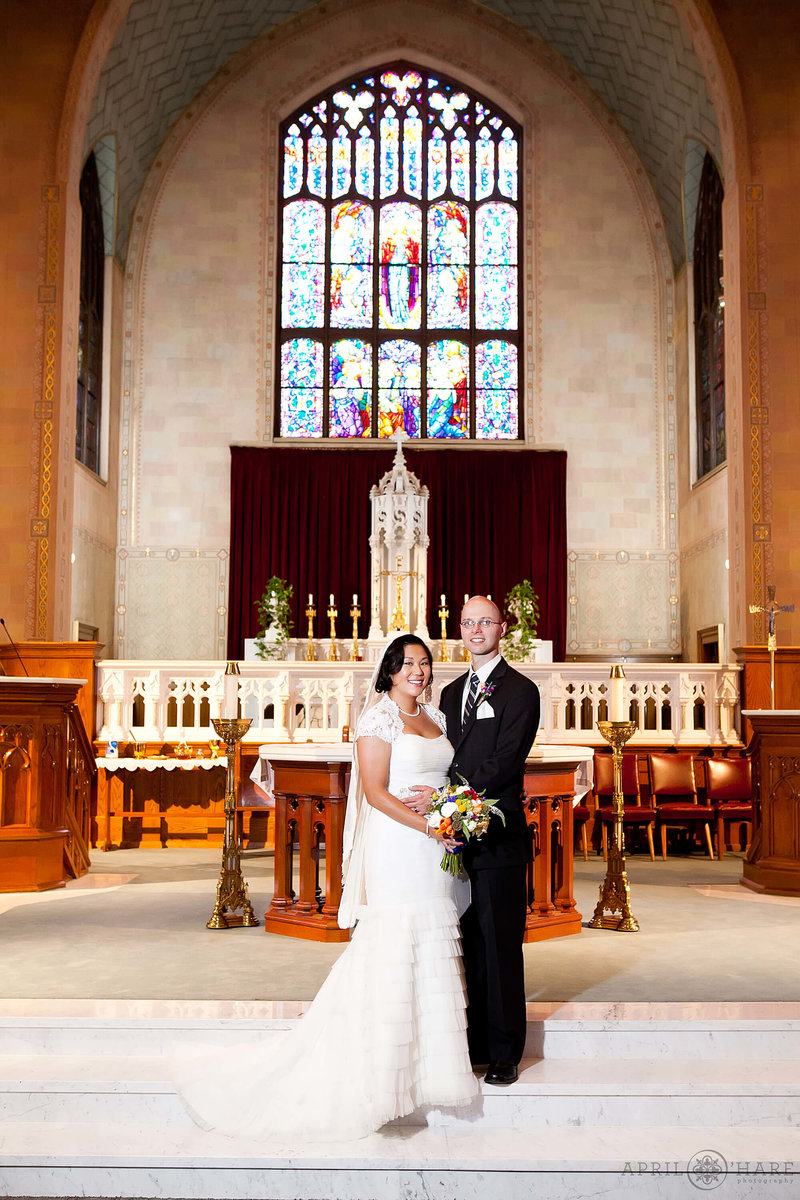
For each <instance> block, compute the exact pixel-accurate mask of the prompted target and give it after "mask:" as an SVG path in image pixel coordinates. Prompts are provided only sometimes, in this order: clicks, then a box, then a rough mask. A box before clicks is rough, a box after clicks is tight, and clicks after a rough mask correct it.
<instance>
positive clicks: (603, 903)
mask: <svg viewBox="0 0 800 1200" xmlns="http://www.w3.org/2000/svg"><path fill="white" fill-rule="evenodd" d="M597 728H598V729H599V730H600V733H601V735H602V736H603V737H604V738H605V740H606V741H607V742H608V743H609V745H610V746H611V752H612V755H613V759H614V795H613V797H612V801H611V812H612V814H613V816H614V836H613V838H612V843H611V845H610V846H609V848H608V867H607V870H606V877H605V880H604V881H603V883H602V884H601V887H600V899H599V900H598V902H597V907H596V908H595V910H594V916H593V917H592V919H591V921H590V922H589V928H590V929H617V930H620V931H621V932H624V933H636V932H637V930H638V929H639V922H638V921H637V920H636V917H635V916H634V915H633V913H632V912H631V890H630V887H629V886H628V876H627V874H626V871H625V830H624V828H623V823H622V817H623V812H624V798H623V793H622V747H623V746H624V745H625V743H626V742H627V741H629V740H630V738H632V737H633V735H634V733H635V732H636V722H635V721H598V722H597ZM605 913H609V914H612V913H619V916H611V915H609V916H606V915H604V914H605Z"/></svg>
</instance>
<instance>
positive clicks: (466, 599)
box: [464, 592, 469, 604]
mask: <svg viewBox="0 0 800 1200" xmlns="http://www.w3.org/2000/svg"><path fill="white" fill-rule="evenodd" d="M468 600H469V596H468V595H467V593H466V592H464V603H465V604H466V603H467V601H468Z"/></svg>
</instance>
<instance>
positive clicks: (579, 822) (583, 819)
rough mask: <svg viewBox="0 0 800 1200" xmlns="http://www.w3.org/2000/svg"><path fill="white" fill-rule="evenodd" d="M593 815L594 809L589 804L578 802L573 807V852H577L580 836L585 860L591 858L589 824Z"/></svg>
mask: <svg viewBox="0 0 800 1200" xmlns="http://www.w3.org/2000/svg"><path fill="white" fill-rule="evenodd" d="M591 817H592V810H591V809H590V808H589V805H588V804H576V805H574V806H573V809H572V831H573V832H572V842H573V853H574V852H575V843H576V842H577V841H578V839H579V837H580V843H581V850H582V851H583V861H584V862H588V860H589V838H588V833H587V829H588V825H589V820H590V818H591Z"/></svg>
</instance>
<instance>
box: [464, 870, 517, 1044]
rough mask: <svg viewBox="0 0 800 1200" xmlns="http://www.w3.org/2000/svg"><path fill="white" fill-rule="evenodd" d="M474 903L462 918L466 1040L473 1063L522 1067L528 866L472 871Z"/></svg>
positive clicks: (471, 882)
mask: <svg viewBox="0 0 800 1200" xmlns="http://www.w3.org/2000/svg"><path fill="white" fill-rule="evenodd" d="M470 884H471V886H472V902H471V903H470V906H469V908H468V909H467V911H466V912H465V913H464V915H463V917H462V918H461V943H462V948H463V951H464V975H465V977H466V984H467V1038H468V1041H469V1054H470V1058H471V1059H472V1061H473V1063H488V1062H502V1063H518V1062H519V1061H520V1059H521V1058H522V1053H523V1050H524V1049H525V1031H526V1026H527V1018H526V1012H525V978H524V963H523V957H522V939H523V937H524V934H525V919H526V913H527V868H526V866H525V865H524V864H523V865H522V866H509V867H488V868H486V869H485V870H481V871H475V870H473V871H472V872H470Z"/></svg>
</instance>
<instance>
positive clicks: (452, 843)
mask: <svg viewBox="0 0 800 1200" xmlns="http://www.w3.org/2000/svg"><path fill="white" fill-rule="evenodd" d="M428 836H429V837H432V838H433V839H434V840H435V841H437V842H440V843H441V845H442V846H444V848H445V850H451V851H456V850H463V849H464V843H463V842H460V841H459V840H458V838H454V837H445V835H444V834H442V833H440V832H439V830H438V829H434V828H433V827H432V826H430V825H429V826H428Z"/></svg>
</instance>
